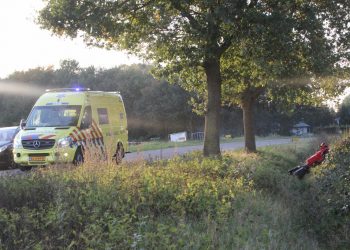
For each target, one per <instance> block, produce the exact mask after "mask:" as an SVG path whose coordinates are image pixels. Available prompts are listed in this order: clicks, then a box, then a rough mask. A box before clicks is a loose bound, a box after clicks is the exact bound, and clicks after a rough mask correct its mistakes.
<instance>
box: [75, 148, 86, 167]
mask: <svg viewBox="0 0 350 250" xmlns="http://www.w3.org/2000/svg"><path fill="white" fill-rule="evenodd" d="M83 163H84V155H83V152H82V150H81V149H80V148H78V149H77V151H76V152H75V155H74V160H73V164H74V165H75V166H79V165H81V164H83Z"/></svg>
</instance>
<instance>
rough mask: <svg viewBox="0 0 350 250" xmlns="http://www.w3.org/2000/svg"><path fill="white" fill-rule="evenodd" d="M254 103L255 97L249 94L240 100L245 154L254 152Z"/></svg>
mask: <svg viewBox="0 0 350 250" xmlns="http://www.w3.org/2000/svg"><path fill="white" fill-rule="evenodd" d="M254 103H255V97H254V96H253V95H251V94H246V95H245V96H244V98H243V100H242V109H243V127H244V141H245V150H246V152H247V153H254V152H256V144H255V126H254Z"/></svg>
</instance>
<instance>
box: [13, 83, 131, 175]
mask: <svg viewBox="0 0 350 250" xmlns="http://www.w3.org/2000/svg"><path fill="white" fill-rule="evenodd" d="M20 127H21V130H20V132H19V133H18V134H17V135H16V137H15V139H14V143H13V156H14V161H15V162H16V163H17V164H19V165H20V166H21V169H22V170H23V169H25V168H30V167H31V166H42V165H49V164H55V163H73V164H75V165H78V164H81V163H83V162H84V159H85V157H86V153H87V152H90V153H91V152H93V153H97V154H96V155H98V156H101V157H102V158H104V159H106V158H107V157H111V160H113V161H115V162H116V163H117V164H120V163H121V161H122V158H123V157H124V156H125V152H127V150H128V130H127V118H126V112H125V107H124V103H123V99H122V96H121V95H120V93H119V92H102V91H90V89H82V88H76V89H53V90H47V91H46V93H45V94H43V95H42V96H41V97H40V98H39V99H38V100H37V102H36V103H35V105H34V107H33V108H32V111H31V112H30V114H29V116H28V118H27V120H26V121H22V122H21V125H20Z"/></svg>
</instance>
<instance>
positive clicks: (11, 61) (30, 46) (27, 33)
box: [0, 0, 141, 78]
mask: <svg viewBox="0 0 350 250" xmlns="http://www.w3.org/2000/svg"><path fill="white" fill-rule="evenodd" d="M43 6H44V4H43V2H42V1H41V0H0V32H1V33H0V34H1V35H0V78H5V77H7V76H8V75H9V74H11V73H12V72H14V71H15V70H27V69H29V68H35V67H38V66H40V67H46V66H49V65H54V66H55V67H56V68H57V66H58V65H59V62H60V61H61V60H63V59H75V60H77V61H78V62H79V63H80V66H82V67H87V66H90V65H94V66H96V67H103V68H110V67H113V66H117V65H120V64H131V63H137V62H141V61H139V60H138V59H137V58H136V57H133V56H128V55H127V54H126V53H123V52H117V51H107V50H103V49H98V48H87V47H86V46H85V45H84V43H83V42H82V41H81V39H79V40H71V39H63V38H58V37H55V36H52V35H51V33H50V32H49V31H47V30H41V29H40V28H39V26H38V25H36V24H35V23H34V20H35V18H36V15H37V11H38V10H39V9H41V8H42V7H43Z"/></svg>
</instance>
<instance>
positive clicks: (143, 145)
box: [129, 136, 290, 152]
mask: <svg viewBox="0 0 350 250" xmlns="http://www.w3.org/2000/svg"><path fill="white" fill-rule="evenodd" d="M283 138H290V137H287V136H267V137H259V136H258V137H256V139H257V140H270V139H283ZM240 141H244V137H235V138H223V137H222V138H220V142H221V143H230V142H240ZM196 145H203V141H199V140H188V141H185V142H171V141H162V140H159V141H147V142H139V143H137V144H136V143H132V144H130V146H129V151H130V152H141V151H147V150H157V149H166V148H176V147H186V146H196Z"/></svg>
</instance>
